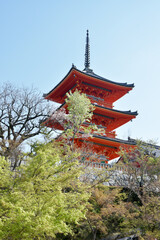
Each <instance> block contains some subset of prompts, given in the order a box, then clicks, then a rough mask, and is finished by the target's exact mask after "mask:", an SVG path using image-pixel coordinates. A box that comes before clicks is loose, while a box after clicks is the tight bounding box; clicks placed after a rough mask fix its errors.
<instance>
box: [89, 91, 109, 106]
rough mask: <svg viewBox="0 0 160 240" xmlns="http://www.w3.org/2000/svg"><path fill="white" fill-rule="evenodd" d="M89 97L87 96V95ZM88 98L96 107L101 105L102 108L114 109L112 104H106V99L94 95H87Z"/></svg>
mask: <svg viewBox="0 0 160 240" xmlns="http://www.w3.org/2000/svg"><path fill="white" fill-rule="evenodd" d="M86 95H87V94H86ZM87 97H88V98H89V99H90V101H91V103H93V104H95V105H99V106H102V107H107V108H113V105H112V103H110V102H106V101H105V100H104V99H102V98H99V97H95V96H92V95H87Z"/></svg>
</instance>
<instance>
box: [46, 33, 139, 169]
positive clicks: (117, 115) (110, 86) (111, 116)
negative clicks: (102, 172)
mask: <svg viewBox="0 0 160 240" xmlns="http://www.w3.org/2000/svg"><path fill="white" fill-rule="evenodd" d="M133 87H134V84H127V83H117V82H114V81H111V80H108V79H106V78H103V77H101V76H99V75H97V74H95V73H94V72H93V70H92V69H90V46H89V33H88V30H87V36H86V49H85V68H84V70H83V71H80V70H78V69H77V68H76V67H75V66H74V65H72V68H71V69H70V70H69V72H68V73H67V75H66V76H65V77H64V78H63V79H62V81H61V82H60V83H59V84H58V85H57V86H55V87H54V88H53V89H52V90H51V91H50V92H49V93H47V94H44V97H45V99H47V100H51V101H54V102H57V103H60V104H61V106H60V108H61V107H66V104H65V98H66V93H67V92H69V91H72V92H74V91H75V90H76V89H77V90H79V91H80V92H83V93H85V94H86V95H87V96H88V98H89V99H90V100H91V102H92V104H93V105H94V106H95V110H94V113H93V118H92V123H93V124H96V125H97V126H98V127H100V128H104V129H105V135H93V137H92V138H91V137H89V138H87V139H76V140H75V141H76V144H77V146H78V147H82V145H83V143H84V141H85V143H87V144H88V145H91V146H92V149H93V151H94V152H95V153H96V154H99V156H101V157H100V158H99V160H98V161H100V162H101V163H103V164H104V165H105V164H107V163H108V160H112V159H114V158H116V157H118V156H119V154H118V152H119V148H120V147H124V148H126V149H129V148H130V147H134V146H135V142H132V141H127V140H121V139H118V138H116V133H115V129H116V128H118V127H120V126H122V125H123V124H125V123H127V122H129V121H130V120H132V119H133V118H135V117H136V115H137V112H131V111H120V110H115V109H113V103H114V102H115V101H117V100H118V99H119V98H121V97H122V96H124V95H125V94H126V93H128V92H129V91H130V90H132V88H133ZM45 125H46V126H48V127H53V122H52V120H51V119H50V118H48V119H47V120H46V121H45ZM54 127H55V125H54ZM57 128H58V129H60V130H63V128H62V127H61V126H60V125H57Z"/></svg>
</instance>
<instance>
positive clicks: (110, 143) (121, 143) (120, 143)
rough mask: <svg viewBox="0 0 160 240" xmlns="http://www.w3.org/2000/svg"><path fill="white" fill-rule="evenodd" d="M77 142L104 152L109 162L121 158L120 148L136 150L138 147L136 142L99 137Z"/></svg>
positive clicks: (94, 136)
mask: <svg viewBox="0 0 160 240" xmlns="http://www.w3.org/2000/svg"><path fill="white" fill-rule="evenodd" d="M77 141H80V142H84V143H86V144H91V145H92V146H93V148H95V149H97V150H98V151H102V152H103V154H105V155H106V156H107V158H108V160H112V159H114V158H116V157H119V151H120V147H123V148H125V149H126V150H130V148H134V147H135V146H136V143H135V141H130V140H122V139H118V138H109V137H106V136H99V135H93V136H92V137H89V138H87V139H83V138H82V139H79V140H78V139H77Z"/></svg>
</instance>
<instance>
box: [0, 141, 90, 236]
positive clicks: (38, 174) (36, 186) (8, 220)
mask: <svg viewBox="0 0 160 240" xmlns="http://www.w3.org/2000/svg"><path fill="white" fill-rule="evenodd" d="M76 158H77V155H76V153H71V152H66V149H65V150H64V148H63V147H62V146H59V145H57V143H48V144H47V145H45V144H40V145H38V146H37V147H36V149H35V150H34V156H32V157H30V158H29V159H28V160H27V164H26V165H25V166H23V167H19V168H18V169H17V171H16V172H14V173H13V172H12V173H11V172H10V169H9V165H8V164H7V162H6V161H5V160H4V159H1V161H0V163H1V168H0V172H1V186H0V195H1V197H0V220H1V221H0V238H1V239H8V238H9V239H47V237H55V236H56V234H57V233H64V234H67V233H72V227H71V226H72V225H71V224H73V223H78V221H79V220H80V219H82V218H84V216H85V205H86V201H87V199H88V197H89V195H88V193H87V192H86V191H84V186H83V185H82V184H81V182H80V181H79V180H78V177H79V176H80V174H81V169H80V168H79V167H78V163H77V161H76Z"/></svg>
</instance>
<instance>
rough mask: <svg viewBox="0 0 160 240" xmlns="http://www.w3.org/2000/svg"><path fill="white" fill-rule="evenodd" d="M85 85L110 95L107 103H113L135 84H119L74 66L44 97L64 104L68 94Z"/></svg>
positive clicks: (89, 70)
mask: <svg viewBox="0 0 160 240" xmlns="http://www.w3.org/2000/svg"><path fill="white" fill-rule="evenodd" d="M83 85H85V86H86V85H88V87H90V88H94V91H95V90H101V91H103V92H104V91H105V92H106V93H107V95H108V96H107V101H109V102H112V103H113V102H115V101H116V100H118V99H119V98H121V97H122V96H123V95H125V94H126V93H128V92H129V91H130V90H132V88H133V87H134V84H127V83H118V82H114V81H111V80H109V79H106V78H103V77H101V76H99V75H97V74H95V73H94V72H93V71H92V70H91V69H88V68H87V69H86V70H84V71H80V70H78V69H77V68H76V67H75V66H74V65H73V66H72V67H71V69H70V70H69V72H68V73H67V75H66V76H65V77H64V78H63V79H62V80H61V81H60V82H59V83H58V84H57V85H56V86H55V87H54V88H53V89H52V90H51V91H50V92H48V93H47V94H44V95H43V96H44V97H45V98H46V99H48V100H51V101H54V102H58V103H63V102H64V99H65V97H66V93H67V92H69V91H70V90H72V89H73V88H81V87H82V86H83ZM108 93H109V94H108Z"/></svg>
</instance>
